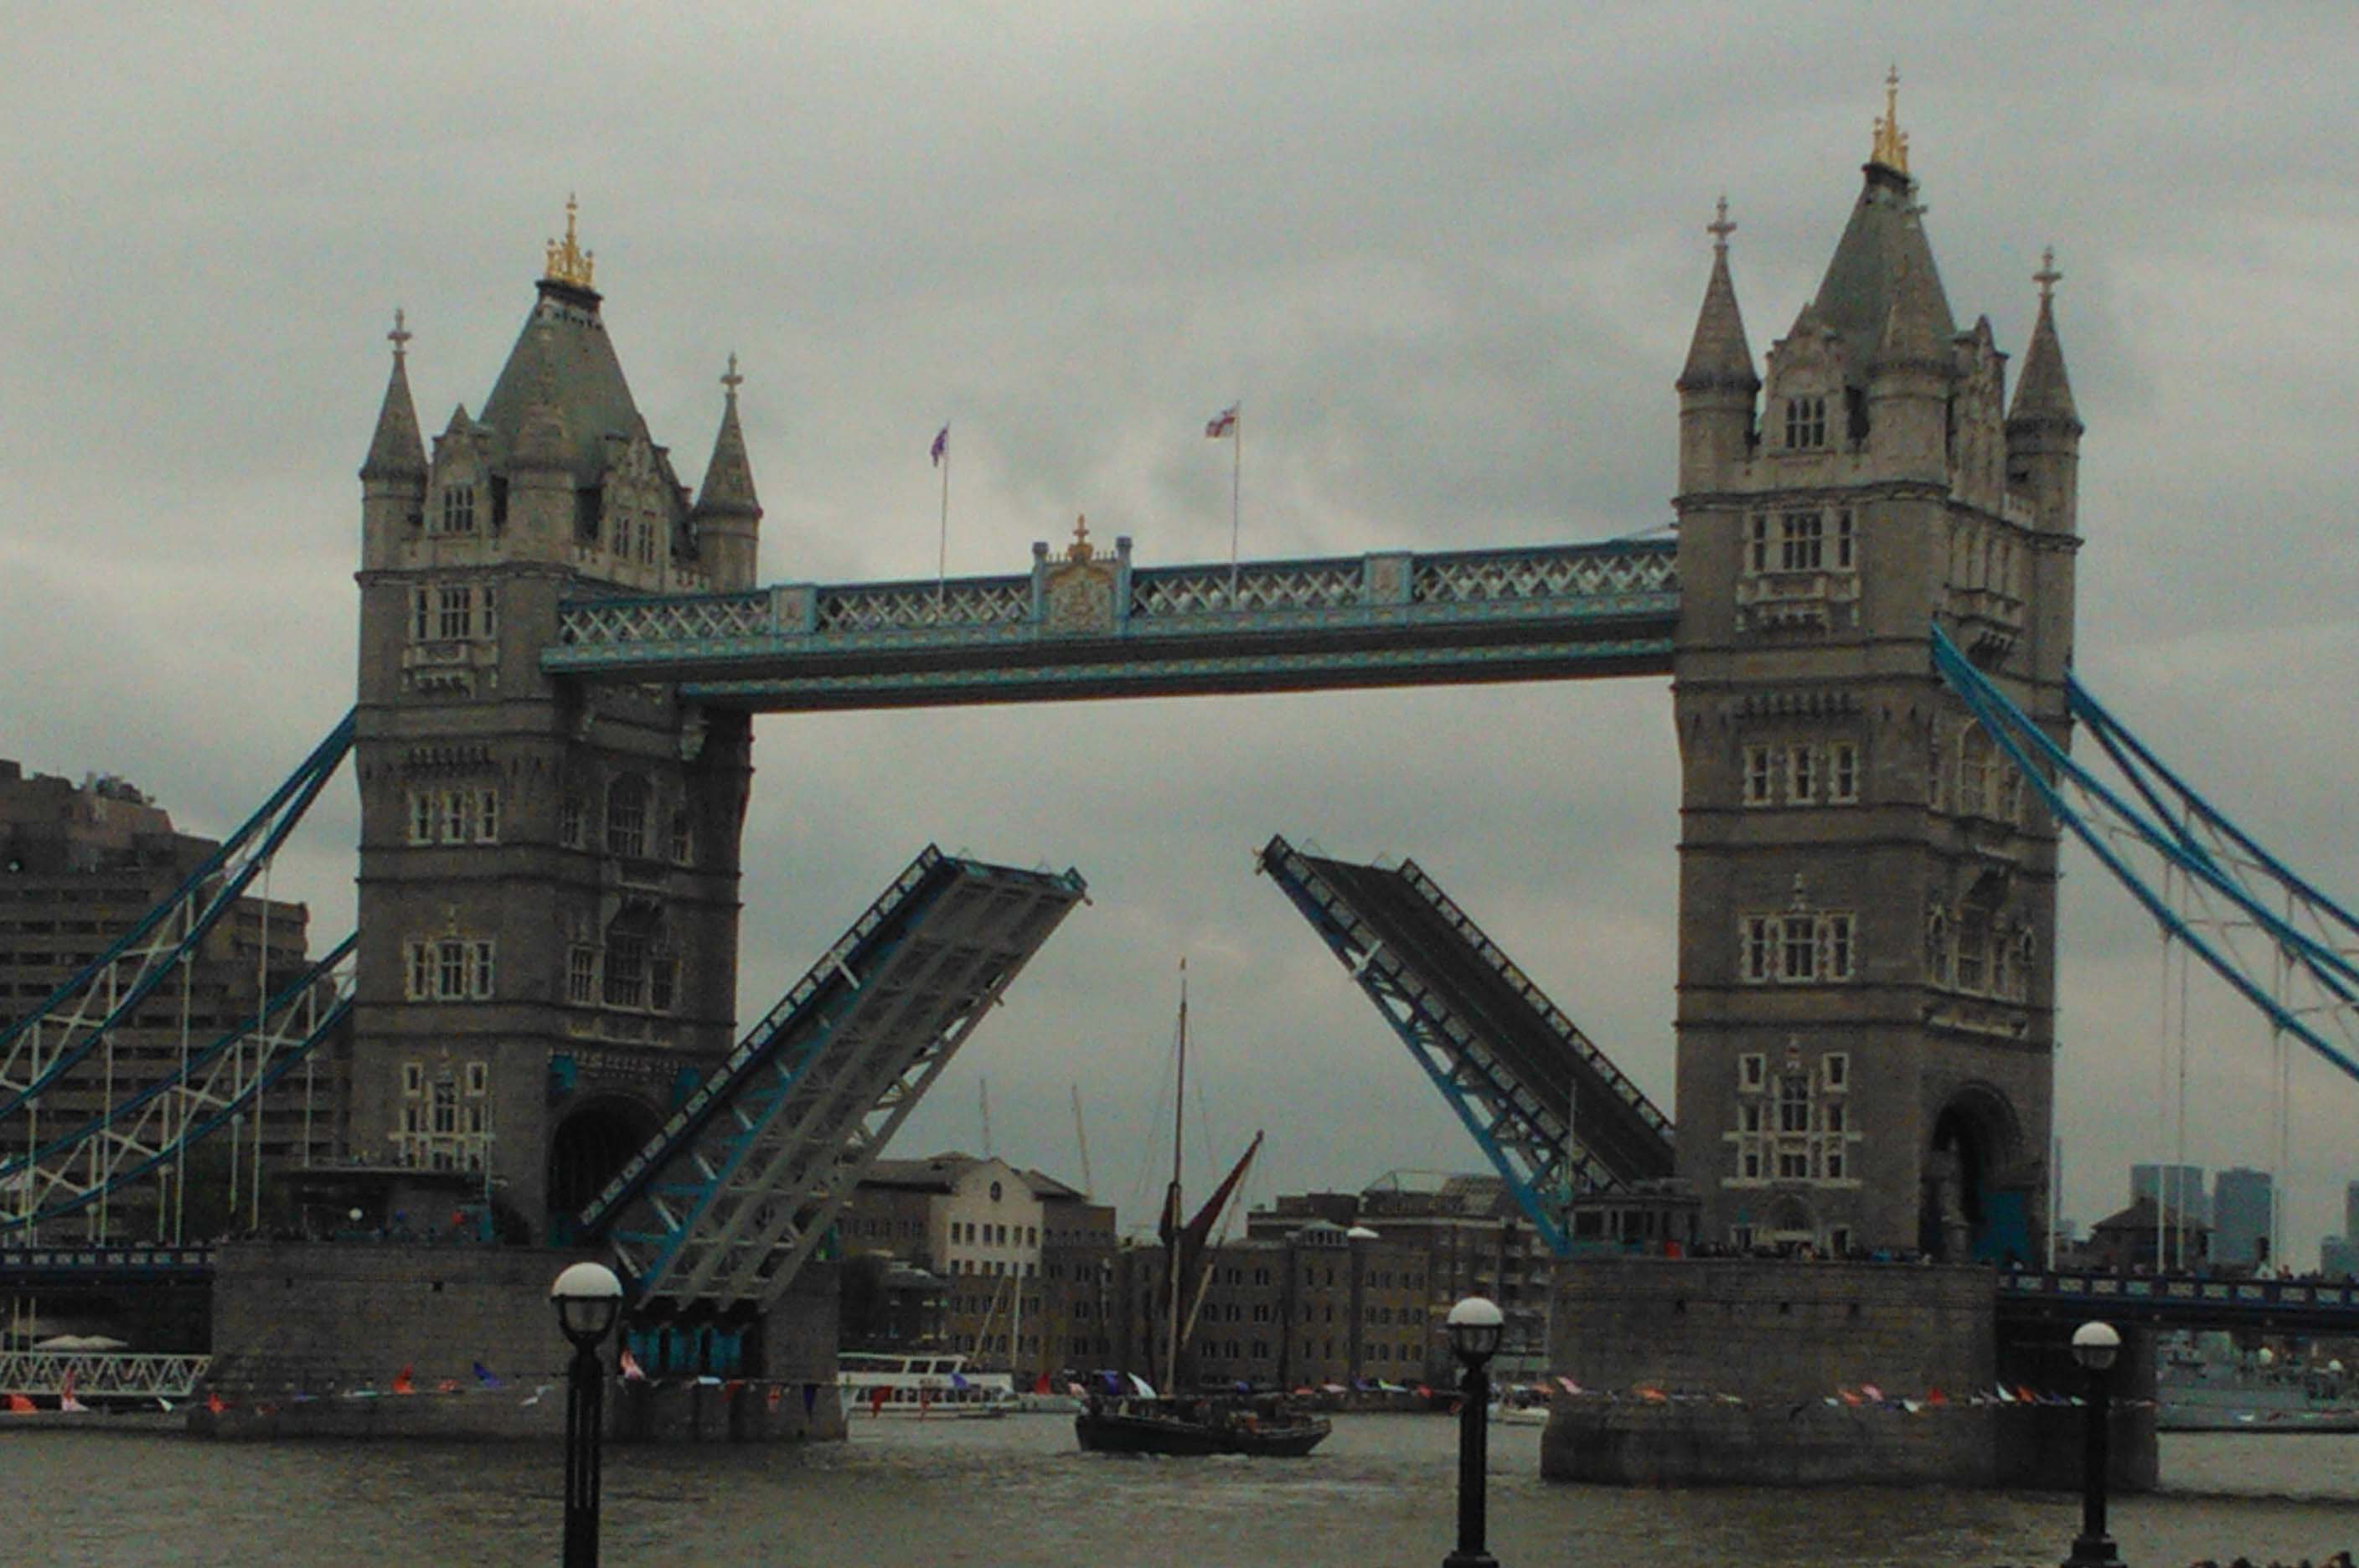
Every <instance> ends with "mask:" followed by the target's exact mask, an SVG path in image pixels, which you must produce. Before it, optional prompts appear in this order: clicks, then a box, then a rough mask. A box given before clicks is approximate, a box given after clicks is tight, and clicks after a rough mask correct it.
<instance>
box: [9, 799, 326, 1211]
mask: <svg viewBox="0 0 2359 1568" xmlns="http://www.w3.org/2000/svg"><path fill="white" fill-rule="evenodd" d="M219 847H220V846H219V845H218V844H215V843H214V842H213V841H212V840H210V839H204V838H199V837H197V836H195V835H193V834H190V833H181V832H179V831H178V830H177V829H175V828H174V827H173V825H172V818H171V814H170V812H169V811H167V810H166V809H165V808H164V807H163V806H162V805H160V804H158V802H156V801H155V800H150V799H149V798H148V797H147V795H145V794H143V793H142V792H141V791H140V790H138V789H136V788H134V787H133V786H132V785H130V784H127V783H125V782H124V781H123V780H121V779H111V778H104V777H95V778H90V779H84V780H83V781H82V783H80V784H76V783H73V782H71V780H69V779H62V778H56V777H51V776H49V775H43V774H33V775H30V776H28V775H27V773H26V772H25V770H24V768H23V767H22V765H21V764H19V763H16V762H13V761H5V760H0V1029H5V1028H6V1027H7V1026H8V1025H10V1024H13V1023H15V1022H16V1020H17V1019H19V1018H23V1017H24V1016H26V1015H27V1013H29V1012H30V1011H32V1010H33V1008H35V1007H38V1005H39V1004H40V1002H41V1001H42V1000H43V999H44V998H46V997H47V996H49V995H50V994H51V993H53V992H55V991H56V990H57V989H58V988H59V987H60V986H61V985H65V984H67V983H68V982H70V981H71V980H72V979H74V978H75V976H77V975H80V974H81V973H82V970H83V969H84V968H85V967H86V966H87V965H89V964H92V963H93V962H94V961H95V960H96V959H97V958H98V957H99V956H100V955H101V954H102V953H104V952H105V951H106V950H107V948H108V947H109V945H110V944H112V943H113V942H114V941H115V940H116V939H117V938H119V937H121V936H122V935H123V934H124V933H125V932H126V931H129V930H131V929H132V927H133V926H135V925H136V923H137V922H138V921H139V920H140V919H141V917H143V916H145V915H146V914H147V912H148V910H150V909H153V908H154V907H155V906H156V905H157V904H158V903H160V902H162V901H163V900H164V899H166V898H169V897H170V896H172V894H173V893H174V892H175V891H176V890H178V889H179V887H180V886H181V884H182V883H183V882H184V881H185V880H186V879H187V878H188V877H190V875H191V874H193V873H194V872H195V871H196V870H197V869H198V868H199V867H200V866H202V864H203V863H204V861H205V860H206V858H207V857H208V856H210V855H212V854H213V852H214V851H215V850H216V849H218V848H219ZM309 925H310V914H309V911H308V910H307V909H305V908H304V906H303V905H301V904H299V903H289V902H286V901H284V900H275V899H264V898H241V899H240V900H238V902H237V903H236V904H235V905H234V907H233V908H232V909H231V910H230V911H229V913H228V914H227V915H226V916H225V917H224V918H223V920H222V921H221V923H220V924H218V925H217V926H215V927H214V928H213V930H212V932H211V933H209V934H208V935H207V936H206V937H205V938H204V939H203V941H202V943H201V947H200V949H199V951H198V953H197V955H196V957H195V961H194V964H193V965H192V966H190V967H187V968H183V969H179V970H175V971H173V972H171V973H168V975H165V976H164V978H163V980H162V982H161V984H160V985H158V986H157V988H156V989H155V990H153V991H152V992H150V993H149V994H148V995H147V997H146V999H145V1000H144V1001H143V1002H142V1003H140V1005H139V1006H138V1007H137V1009H136V1013H135V1014H134V1016H133V1017H132V1018H131V1019H130V1020H129V1023H128V1027H125V1028H120V1029H116V1030H115V1031H114V1047H113V1049H112V1051H103V1050H102V1051H96V1052H93V1053H92V1056H91V1057H90V1059H89V1060H87V1061H86V1062H83V1063H82V1064H81V1065H80V1066H78V1067H76V1068H74V1069H73V1070H71V1072H70V1073H68V1074H67V1075H66V1077H65V1079H64V1080H63V1082H62V1083H60V1085H58V1086H56V1087H53V1088H51V1089H49V1090H48V1091H47V1092H45V1093H44V1094H42V1095H41V1097H40V1104H39V1109H38V1116H34V1115H27V1116H12V1117H10V1118H9V1122H8V1126H7V1127H6V1129H5V1133H0V1138H5V1142H0V1153H5V1154H16V1153H21V1152H23V1150H24V1149H25V1147H26V1145H27V1142H29V1141H33V1140H40V1139H46V1138H49V1137H52V1136H54V1135H56V1134H58V1133H60V1132H63V1131H65V1130H67V1129H69V1128H71V1127H78V1126H80V1125H82V1123H84V1122H86V1121H88V1120H89V1119H90V1118H92V1117H93V1116H97V1115H99V1114H100V1113H101V1112H102V1111H103V1109H104V1108H105V1107H106V1106H107V1105H111V1104H118V1103H120V1102H122V1101H124V1100H125V1099H127V1098H129V1097H130V1096H132V1095H134V1094H137V1093H138V1092H139V1091H140V1090H142V1089H145V1088H147V1087H148V1086H150V1085H152V1084H154V1083H158V1082H159V1081H161V1080H163V1079H165V1078H167V1077H168V1076H170V1075H171V1074H172V1073H174V1072H175V1071H176V1070H177V1069H178V1067H179V1064H180V1062H181V1061H182V1059H183V1054H184V1052H194V1051H201V1050H202V1049H203V1048H204V1047H205V1046H208V1045H210V1044H212V1042H213V1041H214V1040H217V1039H219V1038H220V1037H221V1036H222V1035H223V1033H225V1032H227V1031H229V1030H231V1029H235V1028H237V1027H239V1026H240V1025H241V1024H242V1023H246V1022H250V1021H251V1020H252V1019H253V1018H254V1016H255V1010H256V1007H257V1006H258V1003H259V999H260V998H261V997H262V996H265V995H266V994H270V993H275V992H277V990H279V989H280V988H281V987H283V986H285V985H288V984H289V983H291V982H292V981H294V980H295V979H297V978H298V977H299V975H301V974H302V972H303V970H304V969H305V967H306V966H307V964H308V963H309V959H308V955H307V942H308V935H309ZM51 1027H52V1028H53V1029H54V1027H55V1026H51ZM71 1038H75V1037H68V1038H66V1039H64V1040H60V1041H58V1042H57V1043H64V1044H69V1045H70V1044H71ZM49 1049H55V1044H54V1043H53V1044H52V1045H51V1046H50V1047H49ZM345 1060H346V1058H345V1052H344V1051H343V1049H342V1046H341V1045H333V1046H331V1047H330V1048H327V1049H325V1050H323V1051H319V1052H315V1053H314V1057H313V1060H312V1061H311V1062H310V1066H309V1068H308V1070H307V1071H298V1072H295V1073H291V1074H289V1075H288V1079H287V1080H285V1081H284V1082H283V1083H281V1084H280V1086H279V1087H278V1088H277V1089H276V1090H274V1091H273V1092H272V1093H271V1094H269V1095H268V1096H267V1097H266V1099H265V1100H264V1102H263V1108H262V1139H261V1141H262V1160H263V1164H264V1167H265V1169H266V1171H284V1170H286V1169H288V1168H290V1167H294V1166H299V1165H302V1164H306V1163H309V1162H310V1161H311V1160H324V1159H330V1158H332V1157H334V1156H336V1155H337V1154H339V1153H340V1152H341V1151H342V1147H343V1122H342V1105H343V1103H344V1093H343V1073H344V1064H345ZM18 1066H19V1069H20V1070H22V1071H26V1072H29V1070H30V1063H29V1061H27V1062H20V1063H19V1064H18ZM13 1075H14V1074H12V1076H13ZM221 1141H223V1153H222V1155H220V1156H219V1157H216V1158H218V1159H219V1160H224V1161H225V1160H226V1157H227V1156H226V1148H227V1146H226V1141H225V1139H223V1140H221ZM251 1148H252V1146H251V1144H250V1143H248V1144H247V1145H246V1146H245V1149H247V1150H248V1151H249V1152H247V1153H246V1154H245V1159H247V1160H250V1159H251V1153H250V1150H251ZM169 1179H170V1177H169V1174H168V1173H167V1174H166V1175H165V1176H164V1177H163V1181H169ZM163 1181H159V1182H158V1183H154V1184H148V1185H146V1186H144V1187H142V1188H141V1189H140V1190H139V1192H137V1193H136V1194H134V1195H131V1196H127V1197H118V1198H116V1199H115V1200H114V1201H113V1202H112V1203H110V1205H109V1207H108V1210H107V1212H106V1213H105V1214H104V1215H103V1217H102V1214H101V1213H100V1212H99V1211H98V1210H97V1209H96V1208H95V1207H93V1208H92V1209H90V1210H85V1211H83V1212H82V1214H76V1215H72V1216H69V1217H68V1218H66V1219H63V1220H60V1221H56V1222H52V1226H55V1227H61V1228H52V1226H44V1227H43V1236H44V1239H66V1238H67V1237H68V1236H74V1237H79V1236H85V1235H90V1234H93V1233H94V1232H95V1231H96V1230H97V1228H98V1227H99V1226H100V1225H101V1224H102V1223H103V1225H104V1226H105V1229H106V1231H107V1232H108V1234H110V1235H111V1236H114V1237H116V1238H119V1239H125V1240H133V1239H144V1238H153V1237H156V1236H159V1235H161V1236H169V1235H170V1234H171V1231H170V1225H171V1220H170V1210H171V1208H172V1205H167V1204H165V1203H163V1201H162V1194H163V1192H164V1186H163ZM21 1197H22V1194H21V1193H16V1194H4V1193H0V1208H7V1207H11V1206H13V1205H14V1203H16V1202H17V1201H20V1200H21ZM159 1225H160V1226H161V1228H160V1230H159Z"/></svg>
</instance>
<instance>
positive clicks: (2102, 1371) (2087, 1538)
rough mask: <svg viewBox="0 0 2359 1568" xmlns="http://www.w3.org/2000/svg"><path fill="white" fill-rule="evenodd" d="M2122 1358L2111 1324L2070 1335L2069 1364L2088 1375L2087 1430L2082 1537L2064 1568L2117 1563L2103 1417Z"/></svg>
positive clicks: (2091, 1326) (2087, 1327) (2093, 1567)
mask: <svg viewBox="0 0 2359 1568" xmlns="http://www.w3.org/2000/svg"><path fill="white" fill-rule="evenodd" d="M2121 1353H2122V1336H2121V1335H2120V1334H2116V1333H2114V1325H2113V1324H2111V1323H2082V1325H2081V1326H2080V1327H2079V1328H2076V1329H2074V1330H2073V1331H2072V1359H2073V1360H2075V1361H2078V1362H2079V1363H2080V1364H2081V1365H2082V1367H2083V1368H2085V1369H2086V1370H2087V1372H2088V1374H2089V1427H2088V1432H2087V1440H2086V1441H2087V1443H2088V1446H2087V1448H2086V1449H2084V1450H2083V1451H2082V1459H2081V1533H2080V1535H2079V1537H2078V1538H2077V1539H2075V1540H2074V1541H2073V1542H2072V1555H2071V1556H2070V1557H2067V1558H2066V1559H2065V1560H2064V1568H2101V1565H2109V1564H2116V1563H2120V1562H2121V1558H2120V1557H2119V1556H2117V1555H2115V1553H2114V1542H2113V1538H2112V1537H2110V1536H2108V1535H2107V1534H2106V1533H2105V1429H2106V1427H2107V1425H2108V1422H2107V1421H2106V1419H2105V1418H2106V1409H2107V1405H2108V1404H2109V1402H2110V1401H2109V1398H2108V1396H2109V1395H2110V1394H2111V1392H2112V1385H2113V1372H2114V1357H2115V1356H2119V1355H2120V1354H2121Z"/></svg>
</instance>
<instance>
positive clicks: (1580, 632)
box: [541, 539, 1680, 712]
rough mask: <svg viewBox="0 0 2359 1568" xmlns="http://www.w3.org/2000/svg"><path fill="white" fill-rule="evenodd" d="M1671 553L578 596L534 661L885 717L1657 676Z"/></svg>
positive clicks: (1095, 563)
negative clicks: (1003, 707) (949, 707)
mask: <svg viewBox="0 0 2359 1568" xmlns="http://www.w3.org/2000/svg"><path fill="white" fill-rule="evenodd" d="M1677 555H1678V550H1677V545H1676V542H1675V541H1673V540H1670V539H1642V540H1615V541H1612V542H1608V543H1603V544H1579V545H1543V546H1536V547H1531V548H1527V549H1515V550H1459V551H1448V552H1442V553H1429V554H1411V553H1409V552H1408V551H1406V550H1404V551H1398V552H1392V553H1380V554H1370V555H1358V556H1338V557H1333V558H1330V559H1324V560H1310V561H1247V562H1245V563H1243V564H1242V565H1238V566H1234V567H1232V566H1229V565H1225V564H1212V565H1193V566H1172V567H1157V568H1146V567H1134V566H1133V565H1132V564H1131V560H1130V543H1129V541H1128V540H1127V539H1123V540H1119V541H1117V544H1116V548H1115V550H1114V553H1113V554H1111V555H1100V554H1098V553H1096V551H1095V550H1093V548H1092V547H1091V546H1090V545H1089V544H1088V543H1087V541H1086V540H1085V539H1077V540H1076V542H1075V544H1074V546H1073V548H1072V549H1071V550H1068V551H1067V552H1066V553H1065V554H1063V555H1062V556H1052V555H1050V554H1049V550H1048V547H1047V546H1045V545H1036V546H1035V547H1034V560H1033V568H1032V571H1031V572H1029V573H1027V574H1025V575H1022V576H1011V577H965V578H957V579H953V580H951V581H950V582H947V583H931V582H904V583H838V584H821V583H781V584H778V585H777V586H774V587H770V588H766V589H761V590H757V591H756V592H753V593H704V594H681V595H672V596H668V597H663V598H625V597H609V598H594V599H575V600H571V601H568V602H567V603H566V604H565V605H564V606H563V607H562V610H561V613H560V620H559V641H558V643H557V645H556V646H554V647H551V648H547V649H545V650H544V651H543V652H542V655H541V667H542V668H543V669H545V670H549V671H551V672H552V673H558V672H561V673H565V674H574V675H588V676H595V677H598V678H601V679H606V680H631V681H676V682H678V683H679V686H680V689H681V694H682V695H683V696H685V697H687V698H689V699H690V700H692V701H696V702H704V703H708V704H711V705H713V706H716V707H727V708H745V709H752V710H755V711H759V712H787V711H796V710H810V709H827V708H895V707H919V706H934V705H942V704H950V703H962V702H1054V701H1066V700H1075V699H1081V698H1089V697H1122V696H1176V695H1188V694H1201V693H1205V692H1216V691H1307V690H1312V689H1325V688H1339V687H1363V686H1404V685H1416V684H1420V683H1426V682H1432V681H1455V682H1467V681H1530V680H1563V679H1567V678H1571V677H1578V676H1591V675H1632V674H1669V672H1670V668H1671V637H1672V632H1673V630H1674V629H1675V626H1676V624H1677V622H1678V619H1679V606H1680V585H1679V575H1678V569H1677Z"/></svg>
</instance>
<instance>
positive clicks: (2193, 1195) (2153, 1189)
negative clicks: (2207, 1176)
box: [2130, 1165, 2212, 1225]
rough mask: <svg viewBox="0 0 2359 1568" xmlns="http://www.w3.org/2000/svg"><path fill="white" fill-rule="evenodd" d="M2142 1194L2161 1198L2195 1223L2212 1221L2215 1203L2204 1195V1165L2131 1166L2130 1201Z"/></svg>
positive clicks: (2166, 1206)
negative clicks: (2213, 1204)
mask: <svg viewBox="0 0 2359 1568" xmlns="http://www.w3.org/2000/svg"><path fill="white" fill-rule="evenodd" d="M2140 1198H2155V1199H2158V1200H2159V1201H2160V1202H2161V1203H2162V1206H2163V1207H2164V1208H2166V1209H2169V1210H2171V1211H2173V1212H2174V1213H2176V1214H2178V1215H2179V1217H2180V1218H2181V1219H2183V1220H2188V1221H2191V1222H2192V1223H2194V1224H2196V1225H2210V1224H2211V1223H2212V1204H2211V1201H2210V1200H2209V1199H2207V1198H2205V1197H2204V1195H2203V1167H2201V1165H2133V1166H2131V1167H2130V1202H2131V1203H2136V1202H2137V1201H2138V1200H2139V1199H2140Z"/></svg>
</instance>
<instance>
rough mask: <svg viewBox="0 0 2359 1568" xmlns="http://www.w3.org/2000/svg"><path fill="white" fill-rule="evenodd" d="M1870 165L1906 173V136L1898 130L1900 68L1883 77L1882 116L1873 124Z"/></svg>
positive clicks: (1896, 67)
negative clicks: (1873, 140)
mask: <svg viewBox="0 0 2359 1568" xmlns="http://www.w3.org/2000/svg"><path fill="white" fill-rule="evenodd" d="M1867 157H1868V161H1869V162H1870V163H1880V164H1882V165H1884V167H1885V168H1886V169H1892V170H1893V171H1895V172H1896V173H1899V174H1906V173H1908V135H1907V133H1906V132H1904V131H1902V130H1901V128H1900V68H1899V67H1898V66H1897V65H1896V66H1894V67H1893V68H1892V69H1891V70H1890V71H1886V72H1885V76H1884V114H1883V115H1882V116H1881V117H1879V118H1878V119H1877V120H1876V122H1875V147H1873V149H1872V150H1870V152H1869V153H1868V155H1867Z"/></svg>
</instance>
